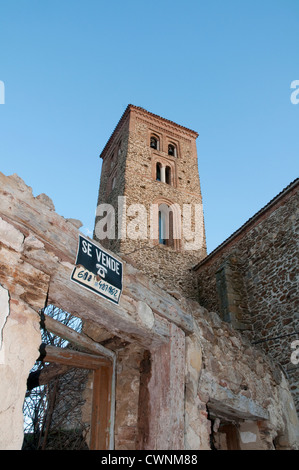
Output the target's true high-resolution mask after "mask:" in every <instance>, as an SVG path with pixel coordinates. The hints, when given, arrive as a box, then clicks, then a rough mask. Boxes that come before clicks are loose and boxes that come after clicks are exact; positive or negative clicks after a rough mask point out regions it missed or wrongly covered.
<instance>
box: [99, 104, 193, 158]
mask: <svg viewBox="0 0 299 470" xmlns="http://www.w3.org/2000/svg"><path fill="white" fill-rule="evenodd" d="M131 110H134V111H137V112H140V113H142V114H144V115H146V116H148V117H150V118H154V119H158V120H160V121H162V122H165V123H166V124H168V125H171V126H174V127H176V128H177V129H178V130H181V131H184V132H186V133H188V134H190V135H191V136H192V137H193V138H195V139H196V138H197V137H198V135H199V134H198V132H196V131H194V130H192V129H189V128H188V127H185V126H182V125H180V124H177V123H176V122H174V121H171V120H169V119H166V118H163V117H161V116H159V115H157V114H154V113H151V112H150V111H147V110H146V109H144V108H142V107H140V106H135V105H133V104H128V106H127V107H126V109H125V111H124V113H123V114H122V116H121V118H120V120H119V121H118V123H117V125H116V127H115V129H114V131H113V132H112V134H111V136H110V138H109V140H108V142H107V143H106V145H105V147H104V149H103V150H102V152H101V154H100V157H103V154H104V153H105V152H106V151H107V150H108V149H109V147H110V144H111V140H112V137H113V135H114V134H115V132H116V130H117V129H118V128H119V127H120V126H121V124H122V123H123V122H124V121H125V120H126V118H127V116H128V115H129V113H130V111H131Z"/></svg>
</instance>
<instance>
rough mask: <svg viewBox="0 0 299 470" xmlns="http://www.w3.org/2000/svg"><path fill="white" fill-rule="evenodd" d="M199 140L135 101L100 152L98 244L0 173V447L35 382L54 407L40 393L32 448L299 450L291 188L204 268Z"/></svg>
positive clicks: (18, 426) (5, 445)
mask: <svg viewBox="0 0 299 470" xmlns="http://www.w3.org/2000/svg"><path fill="white" fill-rule="evenodd" d="M196 138H197V133H196V132H194V131H192V130H189V129H186V128H185V127H183V126H180V125H178V124H175V123H173V122H171V121H169V120H166V119H163V118H161V117H158V116H156V115H154V114H152V113H149V112H148V111H145V110H144V109H141V108H139V107H136V106H132V105H129V106H128V107H127V109H126V110H125V112H124V114H123V116H122V117H121V119H120V121H119V123H118V124H117V126H116V128H115V130H114V132H113V133H112V135H111V137H110V139H109V141H108V143H107V145H106V146H105V148H104V149H103V152H102V154H101V156H102V158H103V167H102V175H101V182H100V189H99V199H98V208H97V217H96V220H95V229H94V238H93V239H90V238H88V237H86V236H84V235H83V234H82V233H81V232H80V226H81V223H80V221H77V220H75V219H66V218H64V217H62V216H61V215H58V214H57V213H56V212H55V208H54V205H53V203H52V201H51V200H50V199H49V198H48V197H47V196H46V195H44V194H41V195H39V196H37V197H34V196H33V194H32V189H31V188H30V187H28V186H27V185H26V184H25V183H24V181H23V180H22V179H21V178H20V177H19V176H17V175H12V176H5V175H3V174H2V173H0V268H1V269H0V328H1V337H0V338H1V339H0V341H1V342H0V371H1V381H0V398H1V399H0V411H1V413H0V448H1V449H20V448H22V445H23V442H24V428H23V412H22V409H23V404H24V397H25V395H26V396H27V395H29V394H30V390H31V389H34V387H37V386H43V385H46V386H47V387H48V389H46V390H48V391H51V390H52V389H53V388H55V391H56V392H55V393H56V401H55V403H56V402H58V401H59V402H60V403H61V404H62V406H61V408H60V409H59V410H58V409H55V403H54V401H53V400H51V396H53V395H50V393H48V395H47V397H48V398H47V400H46V401H45V409H47V412H48V414H47V416H46V418H47V419H46V420H44V421H43V423H44V424H43V425H40V426H35V427H36V428H37V434H38V438H39V442H40V443H42V444H41V446H40V448H53V442H54V440H55V436H57V435H58V434H59V435H60V434H61V433H62V432H64V435H65V436H66V440H65V441H64V442H65V443H66V442H70V437H71V436H74V434H75V432H76V431H77V425H75V419H76V421H80V422H81V424H82V425H84V426H82V427H81V428H80V435H81V444H82V441H83V448H88V449H116V450H119V451H121V450H134V449H145V450H156V449H157V450H182V449H184V450H210V449H213V450H214V449H216V450H217V449H220V450H222V449H236V450H237V449H241V450H247V449H249V450H250V449H262V450H268V449H298V448H299V424H298V416H297V413H296V407H295V402H297V390H298V389H297V387H298V382H297V381H296V378H295V377H296V375H295V374H294V372H293V370H295V368H296V365H294V364H293V363H292V362H291V361H290V357H291V354H292V352H295V353H296V351H295V350H294V351H293V350H292V348H291V343H292V342H293V341H294V340H296V339H298V336H296V334H297V332H298V317H296V311H295V304H296V295H297V290H296V284H295V271H296V266H298V252H297V251H298V250H297V248H296V238H295V236H296V230H297V229H296V224H297V223H298V222H297V221H298V203H297V200H298V182H296V181H295V182H294V183H292V184H291V185H290V186H289V187H288V188H286V189H285V190H284V191H283V192H282V193H281V194H280V195H278V196H277V197H276V198H274V200H273V201H271V203H269V204H268V205H267V206H266V207H265V208H263V209H262V210H261V211H260V212H259V213H258V214H256V215H255V216H254V217H253V218H252V219H251V220H250V221H248V222H247V223H246V224H245V225H244V226H243V227H241V228H240V230H239V231H237V232H236V233H235V234H233V235H232V237H230V238H229V239H228V240H226V241H225V242H224V243H223V244H222V245H221V246H220V247H218V248H217V249H216V250H215V251H214V252H213V253H211V254H209V255H208V256H207V253H206V243H205V231H204V219H203V210H202V198H201V191H200V182H199V175H198V167H197V154H196ZM86 260H87V261H86ZM103 260H104V261H103ZM93 263H94V265H95V266H97V268H96V269H97V270H96V271H94V265H93ZM111 272H112V274H113V276H112V275H111V276H112V277H109V282H111V283H112V284H110V285H109V282H108V275H109V276H110V274H111ZM116 274H117V275H118V276H117V275H116ZM110 279H112V281H110ZM115 279H117V282H119V284H117V282H116V281H115ZM114 281H115V282H114ZM113 283H114V284H113ZM297 297H298V296H297ZM47 306H55V308H58V309H61V310H62V311H64V312H69V314H70V315H71V316H72V317H75V318H76V319H77V320H78V321H80V324H82V329H81V330H80V331H77V330H76V329H74V328H73V327H72V326H71V325H68V326H67V325H66V324H64V323H63V322H62V321H61V320H60V319H59V318H56V319H55V318H53V317H51V315H50V314H49V313H48V310H47V309H45V307H47ZM42 331H43V332H46V333H47V334H49V335H50V334H54V335H55V337H56V338H59V339H61V340H63V341H65V340H66V341H67V342H68V344H67V346H64V343H63V341H61V342H56V343H54V342H50V343H45V344H43V345H42V346H41V342H42V341H43V340H42ZM43 334H44V333H43ZM49 337H50V336H49ZM275 341H277V342H276V343H275ZM279 348H280V349H279ZM283 349H284V351H283ZM279 351H280V352H279ZM295 356H296V354H295ZM296 357H297V356H296ZM296 357H295V359H296ZM37 360H38V362H39V364H42V366H43V368H42V369H41V370H39V371H38V373H36V372H31V369H32V367H33V366H34V364H35V362H36V361H37ZM295 362H296V361H295ZM74 370H75V371H79V374H77V375H76V378H75V379H72V380H71V383H70V384H69V385H67V383H66V382H64V384H63V386H62V381H61V377H65V380H67V377H69V376H72V374H73V371H74ZM80 371H85V372H84V374H83V373H82V374H81V372H80ZM292 374H294V375H292ZM82 376H84V381H82ZM57 378H59V381H58V379H57ZM50 379H51V380H50ZM53 380H54V386H52V385H51V384H53ZM55 381H56V382H55ZM74 384H78V386H77V385H76V387H75V389H76V390H74ZM58 389H59V390H60V391H63V390H64V391H66V390H67V393H66V395H67V397H68V399H70V400H69V401H68V402H67V401H66V400H64V399H62V400H61V399H60V400H58V399H57V394H58V391H57V390H58ZM78 393H79V400H78ZM292 394H293V395H292ZM72 401H76V402H78V408H76V410H75V411H74V412H71V411H70V407H71V403H70V402H72ZM66 410H67V414H68V420H65V421H64V422H62V421H61V420H60V417H61V415H62V414H63V413H64V412H65V411H66ZM50 417H51V418H52V421H51V419H50ZM35 418H36V415H35ZM50 421H51V422H50ZM75 428H76V429H75ZM83 430H84V432H83ZM35 431H36V429H35ZM46 441H47V442H46ZM27 442H29V444H30V442H32V436H31V435H30V436H27ZM51 446H52V447H51Z"/></svg>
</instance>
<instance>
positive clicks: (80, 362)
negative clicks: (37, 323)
mask: <svg viewBox="0 0 299 470" xmlns="http://www.w3.org/2000/svg"><path fill="white" fill-rule="evenodd" d="M45 353H46V354H45V356H44V357H43V360H44V362H55V363H57V364H64V365H67V366H70V367H80V368H82V369H93V370H96V369H98V368H99V367H102V366H110V365H111V362H110V361H109V360H108V359H106V358H104V357H99V356H94V355H91V354H86V353H81V352H79V351H73V350H72V349H67V348H56V347H55V346H50V345H47V346H46V348H45Z"/></svg>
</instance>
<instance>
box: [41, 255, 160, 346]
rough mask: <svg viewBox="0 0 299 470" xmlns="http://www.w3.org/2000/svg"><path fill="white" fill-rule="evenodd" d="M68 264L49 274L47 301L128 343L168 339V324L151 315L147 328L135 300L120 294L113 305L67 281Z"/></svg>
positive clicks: (144, 343)
mask: <svg viewBox="0 0 299 470" xmlns="http://www.w3.org/2000/svg"><path fill="white" fill-rule="evenodd" d="M71 272H72V270H71V267H69V266H68V265H63V264H59V266H57V269H56V272H55V273H54V274H53V276H52V277H51V283H50V286H49V292H48V302H49V303H51V304H54V305H55V306H57V307H59V308H61V309H63V310H65V311H67V312H70V313H72V314H73V315H75V316H78V317H80V318H82V319H83V320H84V319H86V320H91V321H94V322H96V323H97V324H98V325H102V326H103V327H104V328H106V329H107V330H108V331H110V332H111V333H112V334H113V335H115V336H119V337H121V338H122V339H124V340H126V341H129V342H132V341H137V342H139V343H141V344H143V345H144V346H145V347H146V348H150V349H152V348H155V347H159V346H161V344H164V343H166V342H167V341H168V338H169V331H168V326H167V325H166V326H165V320H164V319H162V320H163V321H161V319H159V317H158V316H155V319H154V324H153V325H152V326H151V327H148V326H146V325H144V323H142V321H141V320H140V318H139V316H138V301H137V300H135V299H131V298H130V297H129V296H126V295H122V297H121V302H120V304H119V305H115V304H113V303H112V302H109V300H106V299H104V298H102V297H100V296H98V295H97V294H94V293H93V292H90V291H89V290H87V289H85V288H84V287H81V286H78V284H76V283H74V282H72V281H71V279H70V276H71Z"/></svg>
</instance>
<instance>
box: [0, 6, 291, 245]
mask: <svg viewBox="0 0 299 470" xmlns="http://www.w3.org/2000/svg"><path fill="white" fill-rule="evenodd" d="M298 59H299V1H298V0H279V1H278V0H271V1H269V0H262V1H261V0H259V1H256V0H250V1H247V0H242V1H240V0H239V1H236V0H227V1H224V0H206V1H201V0H185V1H177V0H171V1H170V0H160V1H156V2H155V1H153V2H146V1H142V0H139V1H136V0H127V1H120V0H117V1H115V0H110V1H109V2H108V1H102V0H85V1H84V2H83V1H78V0H59V1H57V0H38V1H37V0H9V1H4V0H0V80H1V81H2V82H3V83H4V84H5V104H3V105H2V104H1V105H0V163H1V165H0V171H2V172H3V173H4V174H6V175H9V174H12V173H17V174H18V175H19V176H21V178H23V179H24V181H25V182H26V184H28V185H29V186H31V187H32V189H33V194H34V195H38V194H40V193H46V194H48V195H49V196H50V197H51V198H52V199H53V202H54V204H55V207H56V210H57V212H58V213H59V214H61V215H63V216H64V217H73V218H78V219H80V220H81V221H82V222H83V224H84V228H83V231H85V232H86V233H88V231H89V230H92V228H93V223H94V214H95V210H96V202H97V193H98V185H99V179H100V171H101V162H100V159H99V154H100V152H101V150H102V148H103V147H104V145H105V143H106V141H107V139H108V138H109V137H110V135H111V133H112V131H113V129H114V127H115V125H116V124H117V122H118V120H119V118H120V117H121V115H122V113H123V111H124V110H125V108H126V106H127V105H128V104H129V103H132V104H134V105H136V106H142V107H143V108H145V109H147V110H148V111H151V112H153V113H155V114H158V115H160V116H163V117H165V118H167V119H170V120H172V121H175V122H177V123H179V124H181V125H183V126H186V127H189V128H191V129H194V130H196V131H197V132H198V133H199V138H198V141H197V150H198V161H199V173H200V179H201V186H202V193H203V201H204V214H205V224H206V236H207V243H208V251H209V252H210V251H211V250H213V249H214V248H215V247H216V246H217V245H219V244H220V243H221V242H222V241H223V240H225V239H226V238H227V237H228V236H229V235H230V234H231V233H233V232H234V231H235V230H236V229H237V228H238V227H240V226H241V225H242V224H243V223H244V222H246V220H248V218H250V217H251V216H252V215H254V214H255V213H256V212H257V211H258V210H259V209H260V208H261V207H263V206H264V205H265V204H266V203H267V202H268V201H269V200H271V199H272V198H273V197H274V196H275V195H276V194H278V193H279V192H280V191H281V190H282V189H283V188H284V187H286V186H287V185H288V184H289V183H290V182H291V181H293V180H294V179H295V178H296V177H297V176H298V167H299V104H298V105H294V104H292V103H291V100H290V96H291V92H292V90H291V88H290V86H291V82H292V81H294V80H299V60H298Z"/></svg>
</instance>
